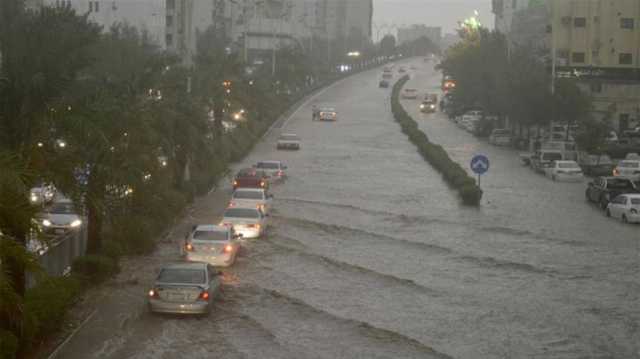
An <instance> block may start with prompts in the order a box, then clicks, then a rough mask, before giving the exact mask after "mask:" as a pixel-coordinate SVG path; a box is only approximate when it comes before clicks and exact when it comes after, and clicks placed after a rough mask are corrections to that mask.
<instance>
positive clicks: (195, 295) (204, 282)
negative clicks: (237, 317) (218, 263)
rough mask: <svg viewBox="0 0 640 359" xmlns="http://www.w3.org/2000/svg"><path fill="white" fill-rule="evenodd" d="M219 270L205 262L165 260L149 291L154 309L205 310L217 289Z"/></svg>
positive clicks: (194, 311) (218, 285)
mask: <svg viewBox="0 0 640 359" xmlns="http://www.w3.org/2000/svg"><path fill="white" fill-rule="evenodd" d="M220 286H221V280H220V276H219V272H217V271H216V270H215V269H214V268H213V266H211V265H208V264H206V263H200V262H196V263H176V264H167V265H165V266H163V267H162V269H160V273H158V277H157V278H156V281H155V283H154V285H153V288H151V289H150V290H149V292H148V306H149V310H150V311H151V312H153V313H175V314H208V313H209V312H210V311H211V302H212V300H213V298H214V297H216V296H217V295H219V293H220Z"/></svg>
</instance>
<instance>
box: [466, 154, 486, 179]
mask: <svg viewBox="0 0 640 359" xmlns="http://www.w3.org/2000/svg"><path fill="white" fill-rule="evenodd" d="M470 167H471V170H472V171H473V172H474V173H475V174H478V175H482V174H485V173H487V171H488V170H489V158H488V157H487V156H485V155H475V156H473V158H472V159H471V164H470Z"/></svg>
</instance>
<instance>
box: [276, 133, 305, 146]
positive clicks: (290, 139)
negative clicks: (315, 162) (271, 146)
mask: <svg viewBox="0 0 640 359" xmlns="http://www.w3.org/2000/svg"><path fill="white" fill-rule="evenodd" d="M276 147H277V148H278V149H279V150H280V149H290V150H299V149H300V137H298V135H296V134H294V133H283V134H281V135H280V137H279V138H278V143H277V145H276Z"/></svg>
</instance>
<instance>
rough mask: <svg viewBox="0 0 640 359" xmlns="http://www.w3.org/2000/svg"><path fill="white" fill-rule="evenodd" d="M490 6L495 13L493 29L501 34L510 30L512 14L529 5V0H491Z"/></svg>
mask: <svg viewBox="0 0 640 359" xmlns="http://www.w3.org/2000/svg"><path fill="white" fill-rule="evenodd" d="M491 5H492V6H491V8H492V11H493V13H494V14H495V24H494V29H496V30H497V31H500V32H501V33H503V34H505V35H506V34H509V33H510V32H511V24H512V23H513V16H514V14H515V13H516V12H518V11H519V10H523V9H526V8H527V7H528V6H529V0H493V1H492V3H491Z"/></svg>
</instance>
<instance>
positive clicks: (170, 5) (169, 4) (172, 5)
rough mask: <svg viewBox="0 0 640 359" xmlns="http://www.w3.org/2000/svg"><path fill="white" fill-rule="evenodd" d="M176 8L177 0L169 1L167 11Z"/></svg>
mask: <svg viewBox="0 0 640 359" xmlns="http://www.w3.org/2000/svg"><path fill="white" fill-rule="evenodd" d="M175 8H176V0H167V10H174V9H175Z"/></svg>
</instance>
